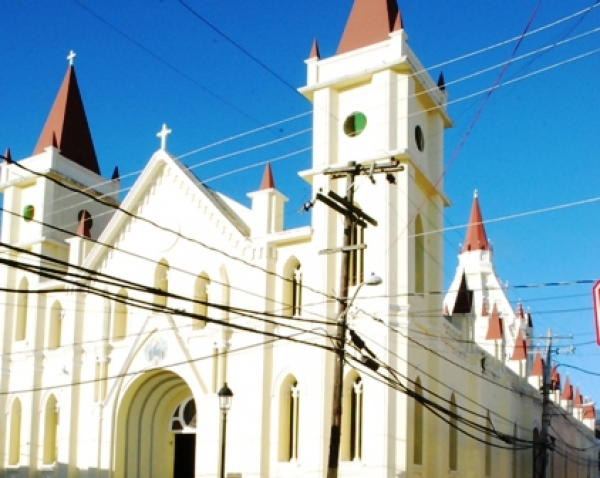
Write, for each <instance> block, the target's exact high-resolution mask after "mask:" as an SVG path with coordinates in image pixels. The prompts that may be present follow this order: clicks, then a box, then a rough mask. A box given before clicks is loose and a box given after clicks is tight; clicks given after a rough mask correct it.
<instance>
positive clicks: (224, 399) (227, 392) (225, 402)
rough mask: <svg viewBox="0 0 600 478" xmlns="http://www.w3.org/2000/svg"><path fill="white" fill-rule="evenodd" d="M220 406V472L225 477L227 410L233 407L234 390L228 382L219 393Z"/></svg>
mask: <svg viewBox="0 0 600 478" xmlns="http://www.w3.org/2000/svg"><path fill="white" fill-rule="evenodd" d="M217 395H218V396H219V408H220V409H221V413H222V414H223V433H222V434H221V463H220V474H219V476H220V477H221V478H225V444H226V435H227V412H228V411H229V409H230V408H231V401H232V399H233V392H232V391H231V389H230V388H229V387H228V386H227V382H225V384H224V385H223V387H222V388H221V390H219V393H218V394H217Z"/></svg>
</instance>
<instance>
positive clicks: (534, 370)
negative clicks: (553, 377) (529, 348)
mask: <svg viewBox="0 0 600 478" xmlns="http://www.w3.org/2000/svg"><path fill="white" fill-rule="evenodd" d="M531 376H532V377H543V376H544V359H543V358H542V354H541V353H540V351H539V350H538V351H537V352H536V353H535V358H534V359H533V366H532V367H531Z"/></svg>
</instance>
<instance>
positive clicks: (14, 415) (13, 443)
mask: <svg viewBox="0 0 600 478" xmlns="http://www.w3.org/2000/svg"><path fill="white" fill-rule="evenodd" d="M9 432H10V436H9V442H8V464H9V465H11V466H16V465H18V464H19V462H20V461H21V400H19V399H18V398H15V400H14V401H13V404H12V407H11V409H10V431H9Z"/></svg>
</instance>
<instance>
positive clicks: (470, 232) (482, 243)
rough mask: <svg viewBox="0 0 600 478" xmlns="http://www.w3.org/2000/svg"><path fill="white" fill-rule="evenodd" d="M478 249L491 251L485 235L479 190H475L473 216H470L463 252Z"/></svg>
mask: <svg viewBox="0 0 600 478" xmlns="http://www.w3.org/2000/svg"><path fill="white" fill-rule="evenodd" d="M477 250H481V251H489V250H490V244H489V243H488V240H487V236H486V235H485V228H484V227H483V218H482V216H481V209H480V207H479V198H478V197H477V192H475V195H474V197H473V206H472V207H471V216H470V217H469V226H468V227H467V235H466V237H465V243H464V244H463V247H462V251H461V252H467V251H477Z"/></svg>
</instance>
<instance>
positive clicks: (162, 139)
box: [156, 123, 173, 151]
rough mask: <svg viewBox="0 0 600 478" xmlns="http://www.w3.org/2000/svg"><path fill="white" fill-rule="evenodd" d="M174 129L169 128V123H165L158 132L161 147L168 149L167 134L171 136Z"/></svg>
mask: <svg viewBox="0 0 600 478" xmlns="http://www.w3.org/2000/svg"><path fill="white" fill-rule="evenodd" d="M172 132H173V131H172V130H170V129H169V128H167V125H166V124H164V123H163V125H162V129H161V130H160V131H159V132H158V133H157V134H156V137H157V138H160V149H161V150H163V151H164V150H165V149H167V136H169V135H170V134H171V133H172Z"/></svg>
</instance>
